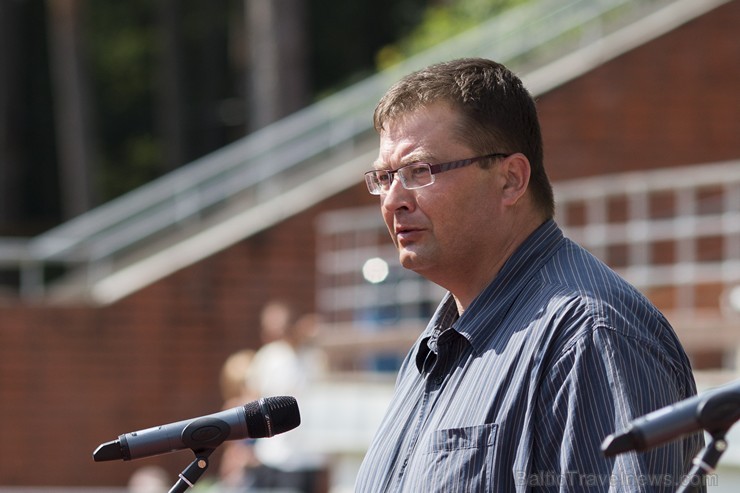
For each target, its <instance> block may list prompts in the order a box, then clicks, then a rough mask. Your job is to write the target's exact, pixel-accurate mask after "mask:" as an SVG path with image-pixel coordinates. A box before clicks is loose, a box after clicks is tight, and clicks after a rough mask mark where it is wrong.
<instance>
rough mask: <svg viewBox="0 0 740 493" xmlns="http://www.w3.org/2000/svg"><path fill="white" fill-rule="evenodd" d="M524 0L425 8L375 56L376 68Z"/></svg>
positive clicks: (477, 0)
mask: <svg viewBox="0 0 740 493" xmlns="http://www.w3.org/2000/svg"><path fill="white" fill-rule="evenodd" d="M526 1H527V0H453V1H451V2H449V3H442V4H438V5H432V6H430V7H429V8H427V9H426V11H425V12H424V16H423V19H422V21H421V22H420V23H419V24H418V25H417V26H416V28H414V29H413V30H412V31H411V32H410V33H409V34H408V35H407V36H405V37H403V38H401V39H400V40H399V41H398V42H396V43H394V44H390V45H386V46H384V47H383V48H381V49H380V50H379V51H378V53H377V55H376V65H377V67H378V69H379V70H382V69H385V68H388V67H390V66H393V65H395V64H397V63H399V62H401V61H403V60H404V59H406V58H408V57H410V56H412V55H414V54H416V53H420V52H422V51H424V50H426V49H428V48H431V47H432V46H434V45H436V44H438V43H440V42H442V41H445V40H447V39H449V38H451V37H453V36H455V35H457V34H460V33H462V32H463V31H465V30H467V29H470V28H471V27H473V26H475V25H476V24H478V23H480V22H481V21H482V20H484V19H487V18H490V17H492V16H494V15H496V14H498V13H500V12H501V11H503V10H505V9H507V8H510V7H512V6H514V5H517V4H521V3H525V2H526Z"/></svg>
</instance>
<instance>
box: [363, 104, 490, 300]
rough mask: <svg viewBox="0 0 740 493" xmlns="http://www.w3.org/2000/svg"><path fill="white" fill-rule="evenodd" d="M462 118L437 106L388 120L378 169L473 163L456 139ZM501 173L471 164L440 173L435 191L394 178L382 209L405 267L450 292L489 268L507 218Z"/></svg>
mask: <svg viewBox="0 0 740 493" xmlns="http://www.w3.org/2000/svg"><path fill="white" fill-rule="evenodd" d="M457 119H458V115H457V114H456V113H455V112H454V111H453V110H451V109H450V107H449V106H447V105H445V104H442V103H437V104H434V105H431V106H428V107H426V108H421V109H419V110H416V111H414V112H412V113H410V114H407V115H405V116H403V117H401V118H399V119H397V120H396V121H392V122H390V123H389V124H388V125H387V128H386V129H384V130H383V131H382V132H381V134H380V151H379V156H378V160H377V162H376V167H377V168H383V169H394V170H395V169H398V168H399V167H401V166H403V165H406V164H410V163H415V162H427V163H430V164H437V163H444V162H449V161H455V160H460V159H466V158H471V157H475V156H476V152H475V151H473V150H472V149H470V148H469V147H468V146H466V145H465V144H462V143H460V142H459V139H458V138H456V137H455V135H456V134H455V133H454V132H453V129H454V128H455V124H456V122H457ZM495 151H496V150H495V149H492V150H490V152H495ZM497 168H498V166H497V165H495V164H494V165H492V166H491V167H490V168H489V169H481V168H480V167H479V166H477V165H471V166H466V167H464V168H459V169H454V170H450V171H446V172H443V173H438V174H436V175H435V182H434V183H433V184H432V185H430V186H428V187H425V188H419V189H416V190H406V189H404V188H403V186H402V185H401V183H400V180H399V179H398V178H397V177H394V180H393V183H392V184H391V187H390V189H389V191H388V193H386V194H384V195H381V196H380V203H381V210H382V214H383V219H384V221H385V224H386V226H387V228H388V231H389V232H390V235H391V238H392V239H393V242H394V243H395V245H396V247H397V248H398V252H399V260H400V262H401V264H402V265H403V266H404V267H406V268H407V269H411V270H413V271H415V272H417V273H419V274H421V275H423V276H425V277H427V278H428V279H430V280H432V281H434V282H436V283H438V284H440V285H442V286H445V287H448V285H450V284H451V283H452V284H454V283H455V282H459V278H460V276H466V275H469V274H471V273H477V270H478V269H480V268H481V267H482V268H483V269H487V268H488V266H486V265H485V263H486V262H487V261H488V260H490V258H491V255H492V252H491V249H496V248H497V246H499V242H500V240H498V239H497V237H498V235H497V234H496V231H497V229H498V228H500V226H501V225H500V224H499V220H498V219H499V218H501V216H502V213H503V208H502V206H501V204H500V202H501V200H500V197H501V194H500V192H499V191H498V190H500V188H501V184H502V180H503V178H502V176H501V174H500V173H498V171H497ZM494 256H495V253H494ZM481 264H484V265H481ZM448 289H449V287H448Z"/></svg>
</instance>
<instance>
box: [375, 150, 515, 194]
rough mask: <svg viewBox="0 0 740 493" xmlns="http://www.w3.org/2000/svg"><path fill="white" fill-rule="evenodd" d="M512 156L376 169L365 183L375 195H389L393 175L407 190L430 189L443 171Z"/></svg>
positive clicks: (486, 156) (498, 154)
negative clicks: (438, 174) (436, 176)
mask: <svg viewBox="0 0 740 493" xmlns="http://www.w3.org/2000/svg"><path fill="white" fill-rule="evenodd" d="M509 156H510V154H502V153H500V152H497V153H494V154H486V155H485V156H478V157H471V158H469V159H462V160H460V161H451V162H449V163H441V164H429V163H411V164H407V165H406V166H401V167H400V168H398V169H396V170H387V169H376V170H373V171H368V172H367V173H365V183H366V184H367V189H368V191H369V192H370V193H371V194H373V195H381V194H384V193H388V190H390V188H391V184H392V183H393V175H398V178H399V180H401V185H403V188H405V189H406V190H415V189H417V188H424V187H428V186H429V185H431V184H432V183H434V175H436V174H437V173H442V172H443V171H450V170H452V169H457V168H462V167H464V166H469V165H471V164H473V163H475V162H477V161H480V160H482V159H490V158H498V157H509Z"/></svg>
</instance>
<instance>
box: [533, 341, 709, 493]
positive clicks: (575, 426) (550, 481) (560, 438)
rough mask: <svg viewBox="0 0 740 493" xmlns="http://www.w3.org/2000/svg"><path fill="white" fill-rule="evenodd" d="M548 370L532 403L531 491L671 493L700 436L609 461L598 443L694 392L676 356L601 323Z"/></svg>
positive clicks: (687, 372)
mask: <svg viewBox="0 0 740 493" xmlns="http://www.w3.org/2000/svg"><path fill="white" fill-rule="evenodd" d="M550 368H551V371H549V372H548V373H547V375H545V377H544V379H543V381H542V382H541V386H540V392H539V397H538V400H537V404H536V412H535V419H534V424H533V427H534V430H533V437H534V438H533V447H532V451H533V457H532V461H531V463H530V464H531V471H530V475H529V476H528V482H529V484H528V486H530V487H531V488H530V489H531V490H533V491H557V492H565V491H568V492H577V491H589V492H597V491H603V492H622V491H629V492H638V491H639V492H653V491H655V492H673V491H676V488H677V487H678V486H679V484H680V482H681V480H682V479H683V476H684V474H686V473H687V472H688V471H689V469H690V467H691V461H692V459H693V457H694V454H696V453H698V452H699V450H700V449H701V445H702V442H703V437H702V436H701V434H696V435H692V436H690V437H688V438H686V439H683V440H677V441H674V442H671V443H668V444H666V445H663V446H661V447H657V448H655V449H652V450H649V451H646V452H634V451H633V452H628V453H624V454H620V455H617V456H616V457H610V458H605V457H604V456H603V454H602V452H601V443H602V442H603V440H604V438H606V436H608V435H609V434H611V433H613V432H615V431H617V430H621V429H623V428H624V427H626V426H627V425H628V424H629V422H630V421H631V420H633V419H635V418H637V417H640V416H642V415H644V414H647V413H649V412H651V411H654V410H656V409H659V408H661V407H664V406H667V405H670V404H673V403H675V402H677V401H679V400H681V399H684V398H686V397H687V393H693V389H694V384H693V376H692V374H691V369H690V367H689V366H688V363H687V362H686V363H685V364H682V362H681V361H678V362H677V361H675V360H674V359H672V358H671V357H670V355H669V354H667V353H666V351H665V350H664V349H663V348H662V347H661V346H660V345H659V344H657V343H654V342H651V341H646V340H638V339H637V338H633V337H628V336H624V335H622V334H619V333H618V332H617V331H615V330H612V329H610V328H608V327H600V328H595V329H593V330H591V331H589V332H588V333H587V334H584V335H582V336H581V337H580V338H578V339H577V340H576V341H575V342H573V344H572V345H570V346H569V347H567V348H566V349H565V350H564V351H562V353H561V354H560V356H559V357H558V358H557V360H556V361H555V362H554V364H553V365H552V366H551V367H550ZM543 451H547V452H546V453H545V452H543Z"/></svg>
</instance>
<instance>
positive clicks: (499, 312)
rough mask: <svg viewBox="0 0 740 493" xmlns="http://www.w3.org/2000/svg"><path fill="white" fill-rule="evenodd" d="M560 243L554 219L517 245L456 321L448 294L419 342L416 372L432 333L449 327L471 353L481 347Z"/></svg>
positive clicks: (453, 303)
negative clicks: (469, 348)
mask: <svg viewBox="0 0 740 493" xmlns="http://www.w3.org/2000/svg"><path fill="white" fill-rule="evenodd" d="M562 240H563V232H562V231H561V230H560V228H559V227H558V225H557V224H556V223H555V221H554V220H552V219H550V220H548V221H546V222H545V223H543V224H542V225H541V226H540V227H539V228H537V229H536V230H535V231H534V232H533V233H532V234H531V235H529V237H528V238H527V239H526V240H524V242H523V243H522V244H521V245H519V248H517V249H516V251H515V252H514V253H513V254H512V255H511V257H509V259H508V260H507V261H506V262H505V263H504V265H503V267H502V268H501V270H500V271H499V273H498V274H497V275H496V277H495V278H494V279H493V281H491V283H490V284H489V285H488V286H487V287H486V288H485V289H484V290H483V291H482V292H481V293H480V294H479V295H478V296H477V297H476V298H475V299H474V300H473V302H472V303H471V304H470V306H469V307H468V309H467V310H465V312H464V313H463V315H462V316H461V317H460V318H459V319H457V320H456V321H454V320H455V318H456V317H455V316H456V315H457V306H456V305H455V300H454V298H453V297H452V295H451V294H450V293H447V295H446V296H445V298H444V299H443V300H442V302H441V303H440V305H439V307H438V308H437V311H436V312H435V314H434V316H433V317H432V319H431V320H430V322H429V324H428V325H427V328H426V329H425V330H424V333H423V334H422V337H421V338H420V341H419V343H418V349H417V354H416V365H417V367H418V368H419V371H421V369H422V368H423V363H424V361H425V359H426V357H427V355H428V354H429V351H430V349H429V346H428V341H429V339H430V337H431V336H432V334H433V333H434V331H435V330H436V331H440V330H443V329H446V328H448V327H450V325H452V327H453V328H454V329H455V330H456V331H457V332H459V333H460V334H462V335H463V336H464V337H465V338H466V339H468V341H469V342H470V343H471V344H472V345H473V348H474V350H477V348H479V347H482V346H483V344H484V343H485V341H486V340H487V339H488V338H489V337H490V335H491V334H490V331H491V328H492V327H496V326H498V325H499V324H500V323H501V321H502V320H503V318H504V316H505V315H506V313H507V312H508V311H509V309H510V307H511V305H512V303H514V300H515V299H516V298H517V296H518V294H519V292H520V291H521V290H522V289H523V288H524V286H525V285H526V284H527V282H529V280H530V279H531V277H532V276H533V275H535V274H536V273H537V272H538V271H539V270H540V269H541V268H542V266H543V265H544V264H545V263H546V262H547V261H548V259H549V258H550V257H551V256H552V255H553V254H554V253H555V251H556V250H557V249H558V248H559V246H560V244H561V242H562ZM453 314H454V315H455V316H453ZM451 321H454V323H451Z"/></svg>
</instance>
